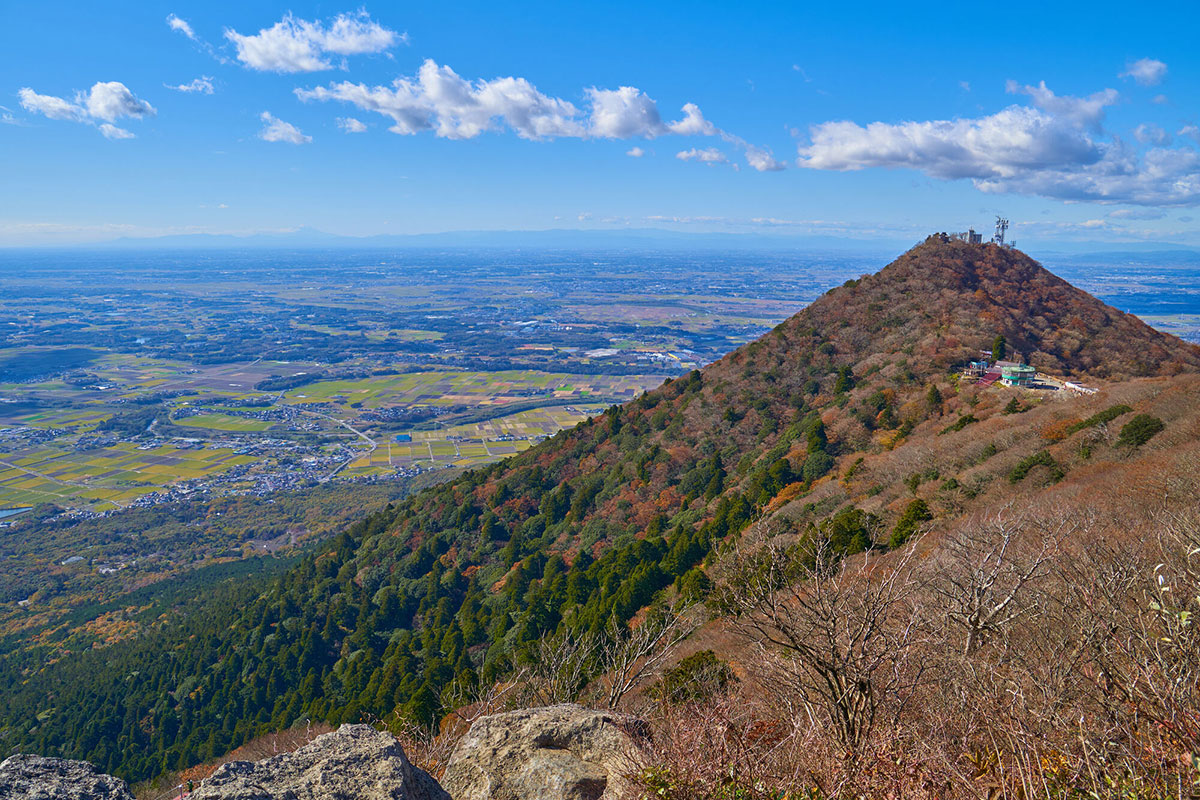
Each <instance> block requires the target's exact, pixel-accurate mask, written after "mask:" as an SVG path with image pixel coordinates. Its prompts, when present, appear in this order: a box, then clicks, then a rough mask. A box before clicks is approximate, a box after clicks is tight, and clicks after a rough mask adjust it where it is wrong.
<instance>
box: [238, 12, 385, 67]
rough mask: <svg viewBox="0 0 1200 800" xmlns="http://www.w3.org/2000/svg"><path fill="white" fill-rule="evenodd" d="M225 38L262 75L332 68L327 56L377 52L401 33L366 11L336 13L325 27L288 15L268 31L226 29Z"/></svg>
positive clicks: (240, 59)
mask: <svg viewBox="0 0 1200 800" xmlns="http://www.w3.org/2000/svg"><path fill="white" fill-rule="evenodd" d="M225 38H226V39H228V40H229V41H231V42H233V44H234V45H235V46H236V47H237V58H238V61H241V62H242V63H243V64H244V65H246V66H247V67H250V68H251V69H256V70H261V71H263V72H318V71H320V70H326V69H332V68H333V64H332V63H331V62H330V61H329V58H328V56H330V55H331V54H332V55H339V56H349V55H362V54H365V53H380V52H383V51H384V50H387V49H388V48H389V47H391V46H392V45H394V44H395V43H396V42H398V41H403V39H404V37H403V35H402V34H398V33H396V32H395V31H393V30H389V29H387V28H385V27H383V26H382V25H380V24H379V23H378V22H375V21H374V20H372V19H371V18H370V16H369V15H368V14H367V12H366V11H359V12H358V13H357V14H340V15H338V16H337V17H335V18H334V20H333V21H332V22H331V23H329V24H325V23H322V22H310V21H308V20H304V19H299V18H297V17H294V16H292V15H291V14H288V15H287V16H285V17H284V18H283V19H282V20H280V21H279V22H276V23H275V24H274V25H272V26H271V27H270V28H263V29H262V30H260V31H259V32H258V33H256V34H249V35H244V34H241V33H238V32H237V31H235V30H233V29H231V28H230V29H226V31H225Z"/></svg>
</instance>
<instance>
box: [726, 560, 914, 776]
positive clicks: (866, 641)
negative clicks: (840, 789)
mask: <svg viewBox="0 0 1200 800" xmlns="http://www.w3.org/2000/svg"><path fill="white" fill-rule="evenodd" d="M912 555H913V551H912V549H911V548H910V549H908V550H906V551H902V552H898V553H895V554H893V555H892V556H890V557H889V558H888V563H887V564H883V563H875V564H871V563H868V560H867V559H865V558H862V559H860V558H854V559H853V560H852V561H850V560H845V559H842V558H841V556H840V554H839V553H836V552H834V551H833V550H832V549H831V548H830V547H829V546H828V544H827V543H826V542H824V541H815V542H811V543H802V544H801V545H800V546H799V547H798V548H790V549H783V548H781V547H771V546H768V547H767V548H764V549H763V550H762V551H760V552H759V553H758V554H757V555H756V556H755V557H754V558H750V559H747V561H746V565H747V567H746V570H745V571H744V573H743V575H742V577H741V580H740V581H738V583H737V585H735V586H731V587H730V589H729V591H727V593H726V595H725V602H726V603H727V605H729V606H730V607H731V610H733V611H735V613H737V614H738V629H739V632H740V633H741V634H742V635H743V636H744V637H745V638H746V639H748V640H749V641H750V642H752V643H753V644H755V645H756V646H758V647H760V648H761V650H762V653H763V656H764V661H765V663H766V664H767V665H768V669H769V670H770V672H771V673H773V674H771V675H770V676H769V677H770V679H772V680H774V681H777V682H784V683H786V684H787V686H788V687H790V688H791V690H792V691H793V692H794V693H795V696H796V697H797V698H799V700H800V704H801V706H802V708H803V711H804V713H805V714H806V715H807V716H808V718H809V720H810V722H812V723H816V724H829V725H832V729H833V730H834V732H835V734H836V737H837V739H838V741H839V743H840V744H841V746H842V747H843V749H844V751H845V753H846V754H847V756H848V759H849V760H851V761H852V760H854V759H856V758H857V755H858V753H859V752H860V749H861V747H862V745H863V744H864V743H865V742H866V740H867V738H868V737H869V736H870V734H871V731H872V729H873V727H874V726H875V723H876V721H877V720H878V719H879V718H880V716H881V713H884V712H885V713H887V714H889V715H890V716H891V717H892V718H897V717H898V716H899V714H900V712H901V710H902V709H903V707H904V706H905V704H906V703H907V701H908V699H909V698H910V697H911V695H912V692H913V690H914V688H915V687H916V685H917V684H918V683H919V681H920V676H921V672H922V666H921V663H920V660H919V659H910V658H909V656H910V655H911V653H912V651H913V649H914V648H915V647H916V645H917V644H918V642H919V641H920V640H921V638H922V636H923V634H922V632H921V626H920V625H918V622H919V614H918V611H919V609H918V607H917V605H916V604H915V603H914V602H913V601H914V598H915V594H916V590H917V588H918V582H917V580H916V578H915V577H914V571H913V570H912V569H911V564H910V561H911V559H912Z"/></svg>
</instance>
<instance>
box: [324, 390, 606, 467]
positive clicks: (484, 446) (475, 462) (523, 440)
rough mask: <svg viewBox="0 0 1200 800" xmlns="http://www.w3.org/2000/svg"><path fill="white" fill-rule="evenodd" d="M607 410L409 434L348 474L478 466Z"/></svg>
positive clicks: (590, 408)
mask: <svg viewBox="0 0 1200 800" xmlns="http://www.w3.org/2000/svg"><path fill="white" fill-rule="evenodd" d="M603 410H604V406H603V405H602V404H592V405H580V406H552V407H548V408H536V409H532V410H528V411H519V412H517V413H515V414H509V415H507V416H503V417H497V418H495V419H490V420H487V421H485V422H477V423H470V424H465V425H451V426H448V427H444V428H439V429H437V430H427V431H410V432H409V433H408V435H409V436H411V437H412V441H411V442H397V441H395V440H394V437H389V440H388V441H381V442H379V443H378V445H379V446H378V447H377V449H376V450H375V452H374V453H371V454H370V455H366V456H363V457H362V458H360V459H358V460H357V461H354V462H353V463H352V464H350V466H349V467H348V468H347V473H348V474H374V473H380V472H384V471H387V470H390V469H393V468H404V467H414V466H417V467H422V468H439V467H474V466H479V465H481V464H486V463H488V462H491V461H495V460H496V459H497V458H504V457H506V456H511V455H514V454H516V453H520V452H521V451H523V450H527V449H529V448H530V447H532V446H533V445H534V444H535V443H536V442H537V441H540V440H541V439H543V438H546V437H549V436H553V435H554V434H556V433H558V432H559V431H561V430H563V429H565V428H570V427H573V426H575V425H577V424H579V423H580V422H582V421H583V420H585V419H587V418H588V417H589V416H594V415H595V414H599V413H600V412H601V411H603Z"/></svg>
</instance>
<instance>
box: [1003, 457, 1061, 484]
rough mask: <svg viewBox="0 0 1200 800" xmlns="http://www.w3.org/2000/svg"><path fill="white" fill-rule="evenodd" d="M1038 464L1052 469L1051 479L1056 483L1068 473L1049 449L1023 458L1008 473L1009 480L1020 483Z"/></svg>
mask: <svg viewBox="0 0 1200 800" xmlns="http://www.w3.org/2000/svg"><path fill="white" fill-rule="evenodd" d="M1038 466H1043V467H1046V468H1048V469H1049V470H1050V479H1051V480H1052V481H1054V482H1055V483H1057V482H1058V481H1061V480H1062V479H1063V477H1064V476H1065V475H1066V474H1067V473H1065V472H1063V468H1062V467H1061V466H1059V464H1058V462H1057V461H1055V460H1054V456H1052V455H1050V453H1049V451H1047V450H1040V451H1038V452H1036V453H1034V454H1033V455H1031V456H1027V457H1026V458H1023V459H1021V460H1020V461H1019V462H1018V463H1017V465H1016V466H1015V467H1013V468H1012V472H1010V473H1008V482H1009V483H1020V482H1021V481H1023V480H1025V476H1026V475H1028V474H1029V471H1030V470H1031V469H1033V468H1034V467H1038Z"/></svg>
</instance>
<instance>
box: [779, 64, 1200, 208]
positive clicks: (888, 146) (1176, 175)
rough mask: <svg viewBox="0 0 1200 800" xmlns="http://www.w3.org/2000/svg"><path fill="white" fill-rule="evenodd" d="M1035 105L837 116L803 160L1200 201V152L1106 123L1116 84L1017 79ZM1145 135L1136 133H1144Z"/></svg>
mask: <svg viewBox="0 0 1200 800" xmlns="http://www.w3.org/2000/svg"><path fill="white" fill-rule="evenodd" d="M1009 90H1010V91H1013V92H1020V93H1022V94H1027V95H1029V97H1030V98H1031V99H1032V102H1033V105H1034V106H1035V107H1028V106H1010V107H1009V108H1006V109H1004V110H1002V111H999V112H997V113H995V114H991V115H989V116H984V117H979V118H968V119H954V120H931V121H925V122H901V123H895V124H893V123H885V122H874V123H870V124H868V125H866V126H865V127H863V126H860V125H858V124H856V123H854V122H846V121H836V122H826V123H822V124H819V125H815V126H813V127H812V128H811V131H810V134H811V144H809V145H807V146H804V145H802V146H801V147H800V148H799V156H800V157H799V159H798V161H797V163H798V164H799V166H801V167H806V168H809V169H827V170H859V169H865V168H870V167H886V168H904V169H916V170H920V171H922V172H924V173H926V174H927V175H929V176H931V177H934V178H939V179H943V180H954V179H960V178H968V179H971V180H972V181H973V183H974V184H975V186H976V188H978V189H980V190H981V191H984V192H989V193H1006V192H1015V193H1019V194H1029V195H1038V196H1042V197H1050V198H1055V199H1059V200H1067V201H1091V202H1100V203H1129V204H1134V205H1149V206H1191V205H1197V204H1200V154H1197V153H1196V152H1195V151H1194V150H1191V149H1173V150H1172V149H1167V148H1164V147H1162V146H1159V145H1161V144H1162V143H1163V142H1162V141H1159V140H1158V137H1156V136H1154V135H1153V133H1152V131H1150V129H1148V128H1147V129H1145V130H1143V136H1142V138H1143V139H1145V141H1144V142H1143V144H1150V145H1151V146H1150V147H1149V149H1147V150H1145V151H1144V152H1138V150H1136V149H1135V148H1133V147H1130V146H1129V145H1128V144H1127V143H1126V142H1125V141H1123V140H1122V139H1121V137H1118V136H1111V135H1108V134H1106V133H1105V132H1104V131H1103V130H1102V128H1101V122H1102V120H1103V113H1104V108H1105V106H1107V105H1109V104H1111V103H1112V102H1113V101H1114V100H1115V99H1116V93H1115V92H1112V90H1106V91H1104V92H1098V93H1096V94H1093V95H1091V96H1090V97H1087V98H1074V97H1060V96H1057V95H1055V94H1054V93H1053V92H1051V91H1050V90H1049V89H1047V88H1046V87H1045V84H1044V83H1043V84H1039V85H1038V86H1036V87H1033V86H1025V87H1017V86H1016V85H1010V87H1009ZM1135 138H1136V137H1135Z"/></svg>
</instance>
